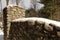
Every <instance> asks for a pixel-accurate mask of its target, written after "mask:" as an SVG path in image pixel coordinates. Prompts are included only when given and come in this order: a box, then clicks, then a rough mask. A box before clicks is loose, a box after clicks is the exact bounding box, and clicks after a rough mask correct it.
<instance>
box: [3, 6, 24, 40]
mask: <svg viewBox="0 0 60 40" xmlns="http://www.w3.org/2000/svg"><path fill="white" fill-rule="evenodd" d="M24 17H25V9H24V8H22V7H18V6H7V7H5V8H4V9H3V26H4V40H7V39H8V35H9V30H10V22H11V21H12V20H14V19H17V18H24Z"/></svg>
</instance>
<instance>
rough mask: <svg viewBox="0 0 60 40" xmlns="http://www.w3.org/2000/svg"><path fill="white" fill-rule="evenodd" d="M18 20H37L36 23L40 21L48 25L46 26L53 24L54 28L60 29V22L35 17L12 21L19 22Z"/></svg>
mask: <svg viewBox="0 0 60 40" xmlns="http://www.w3.org/2000/svg"><path fill="white" fill-rule="evenodd" d="M20 20H24V21H26V20H37V21H42V22H45V23H48V24H50V23H51V24H54V25H55V26H59V27H60V22H58V21H54V20H49V19H46V18H35V17H31V18H19V19H15V20H13V21H20Z"/></svg>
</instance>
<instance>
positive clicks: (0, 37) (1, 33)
mask: <svg viewBox="0 0 60 40" xmlns="http://www.w3.org/2000/svg"><path fill="white" fill-rule="evenodd" d="M3 36H4V33H3V31H2V30H0V40H4V38H3Z"/></svg>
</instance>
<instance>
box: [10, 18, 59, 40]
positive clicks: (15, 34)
mask: <svg viewBox="0 0 60 40" xmlns="http://www.w3.org/2000/svg"><path fill="white" fill-rule="evenodd" d="M9 34H10V35H9V40H60V27H57V26H56V25H54V24H51V23H50V24H47V23H45V22H42V21H38V20H34V19H33V20H32V19H31V20H26V19H21V20H17V21H12V22H11V26H10V31H9Z"/></svg>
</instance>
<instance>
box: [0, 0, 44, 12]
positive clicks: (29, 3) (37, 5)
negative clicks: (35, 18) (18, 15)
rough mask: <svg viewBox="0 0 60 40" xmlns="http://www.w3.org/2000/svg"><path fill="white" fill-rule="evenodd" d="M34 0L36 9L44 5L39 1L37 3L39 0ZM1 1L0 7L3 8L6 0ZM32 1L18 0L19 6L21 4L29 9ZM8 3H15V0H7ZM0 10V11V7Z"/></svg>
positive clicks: (31, 6)
mask: <svg viewBox="0 0 60 40" xmlns="http://www.w3.org/2000/svg"><path fill="white" fill-rule="evenodd" d="M35 1H36V8H37V10H39V9H41V8H42V7H44V4H40V3H38V2H39V1H40V0H35ZM1 2H2V9H3V8H4V7H6V6H7V5H6V0H1ZM31 2H32V3H33V1H32V0H19V4H18V5H19V6H22V7H24V8H25V9H30V8H34V7H33V5H34V4H32V3H31ZM8 4H9V5H16V0H13V1H12V0H9V3H8ZM0 11H1V7H0Z"/></svg>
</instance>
